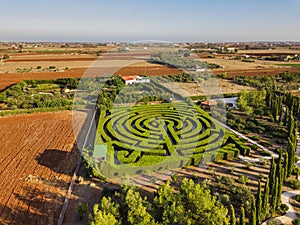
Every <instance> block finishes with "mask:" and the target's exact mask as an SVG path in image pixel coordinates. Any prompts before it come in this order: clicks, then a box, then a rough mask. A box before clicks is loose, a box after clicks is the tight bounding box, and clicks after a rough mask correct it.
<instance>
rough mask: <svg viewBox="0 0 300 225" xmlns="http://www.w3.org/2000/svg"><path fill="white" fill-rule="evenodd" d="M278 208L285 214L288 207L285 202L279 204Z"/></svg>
mask: <svg viewBox="0 0 300 225" xmlns="http://www.w3.org/2000/svg"><path fill="white" fill-rule="evenodd" d="M279 210H280V213H282V214H285V213H286V212H287V211H288V210H289V207H288V206H287V205H286V204H281V205H280V207H279Z"/></svg>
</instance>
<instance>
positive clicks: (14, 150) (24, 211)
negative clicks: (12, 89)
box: [0, 112, 86, 225]
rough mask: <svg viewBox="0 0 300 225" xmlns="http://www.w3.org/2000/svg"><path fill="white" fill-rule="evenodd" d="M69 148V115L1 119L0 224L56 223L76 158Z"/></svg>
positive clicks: (76, 153)
mask: <svg viewBox="0 0 300 225" xmlns="http://www.w3.org/2000/svg"><path fill="white" fill-rule="evenodd" d="M85 118H86V115H85V114H84V113H83V114H82V120H80V121H76V122H75V130H76V131H79V130H80V129H81V127H82V123H83V121H84V119H85ZM74 143H75V138H74V132H73V126H72V114H71V112H57V113H41V114H34V115H20V116H14V117H3V118H0V188H1V194H0V224H18V225H20V224H24V225H31V224H35V225H39V224H41V225H45V224H47V225H49V224H50V225H51V224H56V223H57V220H58V217H59V213H60V210H61V207H62V205H63V202H64V198H65V195H66V193H67V189H68V186H69V183H70V181H71V178H72V173H73V172H74V169H75V167H76V163H77V161H78V159H79V157H80V154H79V151H78V150H76V148H75V147H74Z"/></svg>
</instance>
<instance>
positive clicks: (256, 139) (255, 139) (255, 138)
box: [250, 136, 260, 141]
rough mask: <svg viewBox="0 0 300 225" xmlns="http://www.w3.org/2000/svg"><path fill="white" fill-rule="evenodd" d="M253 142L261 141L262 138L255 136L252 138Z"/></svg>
mask: <svg viewBox="0 0 300 225" xmlns="http://www.w3.org/2000/svg"><path fill="white" fill-rule="evenodd" d="M250 138H251V139H252V140H253V141H259V140H260V137H258V136H253V137H250Z"/></svg>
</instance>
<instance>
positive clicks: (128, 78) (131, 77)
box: [122, 76, 136, 81]
mask: <svg viewBox="0 0 300 225" xmlns="http://www.w3.org/2000/svg"><path fill="white" fill-rule="evenodd" d="M122 78H123V80H125V81H129V80H134V79H135V78H136V76H122Z"/></svg>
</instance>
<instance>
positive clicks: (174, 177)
mask: <svg viewBox="0 0 300 225" xmlns="http://www.w3.org/2000/svg"><path fill="white" fill-rule="evenodd" d="M171 178H172V180H173V181H174V182H176V181H177V180H178V175H177V174H176V173H175V174H173V175H172V176H171Z"/></svg>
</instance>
